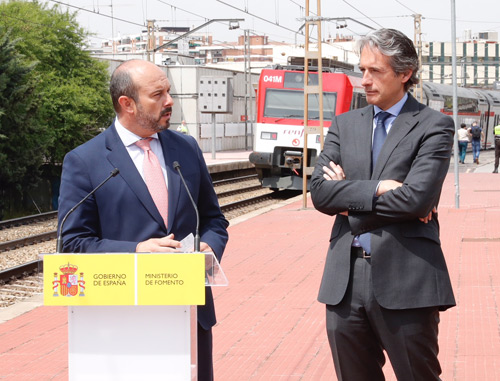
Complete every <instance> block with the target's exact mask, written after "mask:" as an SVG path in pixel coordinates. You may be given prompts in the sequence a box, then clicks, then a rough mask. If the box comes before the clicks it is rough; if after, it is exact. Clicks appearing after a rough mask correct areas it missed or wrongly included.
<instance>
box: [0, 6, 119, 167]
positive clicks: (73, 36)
mask: <svg viewBox="0 0 500 381" xmlns="http://www.w3.org/2000/svg"><path fill="white" fill-rule="evenodd" d="M0 20H1V21H0V25H2V24H3V25H4V26H6V27H8V28H9V29H10V30H11V33H12V35H13V36H14V37H15V38H19V39H20V40H19V43H18V44H17V48H18V50H19V52H20V53H22V54H23V55H24V56H25V57H27V58H28V59H29V60H31V61H37V62H38V64H37V65H36V66H35V68H34V70H33V71H32V73H31V75H32V79H33V80H34V82H35V86H36V87H35V93H36V95H37V97H38V99H39V102H40V105H39V112H38V116H39V119H40V120H39V122H40V123H41V124H42V126H43V127H44V130H45V131H46V132H47V134H48V139H45V142H46V143H47V145H46V147H45V150H44V151H45V152H44V154H45V159H46V162H47V163H50V164H60V163H61V162H62V159H63V158H64V155H65V154H66V153H67V152H68V151H69V150H71V149H73V148H74V147H76V146H77V145H79V144H81V143H83V142H85V141H87V140H88V139H90V138H91V137H93V136H95V135H96V134H97V133H98V132H99V131H100V129H101V128H103V127H106V126H107V125H108V124H109V123H110V121H111V118H112V117H113V116H114V112H113V108H112V104H111V100H110V98H109V91H108V84H109V74H108V71H107V64H106V63H104V62H100V61H98V60H96V59H94V58H92V57H91V56H90V53H88V52H87V51H85V50H84V45H85V44H84V42H85V39H86V37H88V33H87V32H85V30H84V29H82V28H81V27H80V26H79V25H78V23H77V21H76V15H75V13H70V12H63V11H61V9H60V8H59V7H58V6H54V7H53V8H48V6H47V5H45V4H41V3H39V2H37V1H30V2H27V1H19V0H16V1H9V2H4V3H1V4H0Z"/></svg>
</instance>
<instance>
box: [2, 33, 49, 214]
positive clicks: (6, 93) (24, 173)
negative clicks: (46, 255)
mask: <svg viewBox="0 0 500 381" xmlns="http://www.w3.org/2000/svg"><path fill="white" fill-rule="evenodd" d="M17 44H18V41H17V40H13V39H12V38H11V35H10V33H9V32H8V31H6V30H5V28H4V27H2V26H1V25H0V183H1V184H2V187H1V192H0V214H1V213H2V212H1V211H2V210H3V209H4V207H5V205H4V203H5V200H6V199H7V194H9V195H10V194H13V193H14V192H16V193H18V194H21V190H22V189H24V188H26V187H29V186H30V185H33V182H34V181H36V179H37V175H38V173H39V169H40V165H41V164H42V162H43V159H44V155H43V152H44V151H43V147H44V145H46V143H47V137H46V136H47V134H46V131H45V130H44V127H43V126H41V125H40V124H39V123H38V120H37V111H38V104H37V102H36V98H35V97H34V96H33V93H34V84H33V82H32V80H31V77H30V75H31V73H32V72H33V68H34V66H35V63H33V62H32V63H30V62H29V61H28V60H26V58H25V57H24V56H23V55H22V54H20V53H19V52H18V51H17V49H16V46H17Z"/></svg>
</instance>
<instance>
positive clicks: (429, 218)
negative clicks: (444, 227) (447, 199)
mask: <svg viewBox="0 0 500 381" xmlns="http://www.w3.org/2000/svg"><path fill="white" fill-rule="evenodd" d="M437 212H438V211H437V208H436V207H434V208H432V210H431V211H430V212H429V215H428V216H426V217H422V218H419V220H420V221H422V222H423V223H424V224H426V223H428V222H429V221H430V220H432V214H433V213H434V214H437Z"/></svg>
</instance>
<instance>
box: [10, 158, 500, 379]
mask: <svg viewBox="0 0 500 381" xmlns="http://www.w3.org/2000/svg"><path fill="white" fill-rule="evenodd" d="M491 157H492V155H491V152H485V153H482V154H481V158H482V159H481V164H480V165H475V164H466V165H461V166H460V167H459V172H460V175H459V178H458V180H459V181H458V183H459V190H460V197H459V198H457V196H456V190H457V186H456V179H455V176H454V173H453V172H454V171H453V166H452V167H450V172H449V175H448V177H447V179H446V182H445V185H444V190H443V195H442V198H441V204H440V206H439V219H440V224H441V240H442V245H443V249H444V252H445V255H446V259H447V263H448V267H449V270H450V274H451V279H452V283H453V287H454V290H455V295H456V299H457V302H458V305H457V307H455V308H453V309H451V310H449V311H446V312H444V313H442V315H441V324H440V336H439V337H440V354H439V358H440V361H441V365H442V368H443V374H442V379H443V380H463V381H470V380H478V381H488V380H500V311H499V305H500V175H496V174H492V173H491V171H492V169H493V165H492V162H491V161H492V160H491ZM228 159H230V160H233V159H235V158H228ZM220 160H222V158H221V159H220ZM207 162H208V164H210V163H209V160H207ZM483 162H484V164H483ZM457 199H458V200H459V206H460V207H459V208H458V209H457V208H456V207H455V205H456V203H457ZM332 222H333V219H332V218H331V217H328V216H325V215H322V214H320V213H319V212H317V211H315V210H314V209H313V208H312V203H311V201H310V200H308V205H307V208H305V209H304V208H303V207H302V198H301V197H298V198H296V199H294V200H292V201H291V202H287V203H283V204H281V205H279V206H276V207H273V208H271V209H265V210H259V211H255V212H254V213H253V214H251V215H247V216H245V217H244V218H237V219H234V220H232V221H231V226H230V227H229V235H230V241H229V244H228V246H227V249H226V254H225V255H224V258H223V261H222V266H223V268H224V270H225V273H226V275H227V277H228V278H229V282H230V284H229V286H228V287H225V288H215V289H214V294H215V298H216V301H215V303H216V308H217V316H218V324H217V326H216V327H215V328H214V346H215V347H214V357H215V379H216V380H218V381H226V380H227V381H233V380H264V381H268V380H314V381H316V380H335V379H336V377H335V371H334V369H333V364H332V361H331V356H330V350H329V347H328V343H327V339H326V333H325V321H324V306H323V305H321V304H320V303H318V302H317V301H316V295H317V290H318V286H319V282H320V278H321V274H322V270H323V265H324V261H325V254H326V249H327V245H328V236H329V231H330V228H331V225H332ZM30 303H31V304H29V307H26V308H23V307H22V306H16V307H15V308H9V309H6V310H4V311H0V380H16V381H21V380H66V379H67V376H68V369H67V366H68V362H67V350H68V346H67V310H66V308H65V307H44V306H39V298H38V300H37V299H36V298H35V300H32V301H31V302H30ZM37 305H38V307H36V306H37ZM34 306H35V308H33V307H34ZM32 308H33V309H32ZM15 310H16V311H15ZM27 310H29V311H27ZM26 311H27V312H26ZM19 313H20V314H19ZM385 373H386V375H387V379H388V380H395V377H394V374H393V372H392V369H391V366H390V363H387V365H386V366H385Z"/></svg>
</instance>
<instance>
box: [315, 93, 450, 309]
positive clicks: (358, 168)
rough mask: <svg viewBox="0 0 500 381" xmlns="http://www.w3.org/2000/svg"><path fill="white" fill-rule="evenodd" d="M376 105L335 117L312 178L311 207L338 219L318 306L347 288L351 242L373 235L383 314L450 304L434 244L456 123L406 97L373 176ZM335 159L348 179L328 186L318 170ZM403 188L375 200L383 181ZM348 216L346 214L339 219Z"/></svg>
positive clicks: (336, 298) (375, 277)
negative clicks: (425, 219) (435, 212)
mask: <svg viewBox="0 0 500 381" xmlns="http://www.w3.org/2000/svg"><path fill="white" fill-rule="evenodd" d="M372 123H373V106H368V107H365V108H363V109H359V110H354V111H351V112H349V113H346V114H342V115H339V116H337V117H336V118H335V120H334V121H333V123H332V126H331V127H330V129H329V131H328V134H327V137H326V140H325V145H324V149H323V152H322V153H321V155H320V157H319V158H318V161H317V163H316V166H315V169H314V172H313V175H312V179H311V196H312V201H313V203H314V206H315V207H316V208H317V209H318V210H319V211H321V212H323V213H326V214H329V215H335V214H337V216H336V218H335V223H334V225H333V228H332V232H331V237H330V246H329V249H328V255H327V260H326V264H325V270H324V274H323V279H322V282H321V287H320V291H319V298H318V299H319V301H320V302H323V303H326V304H331V305H336V304H338V303H339V302H340V301H341V300H342V298H343V296H344V294H345V291H346V288H347V283H348V281H349V273H350V251H351V244H352V241H353V238H354V237H355V236H356V235H359V234H361V233H365V232H371V250H372V259H371V264H372V282H373V291H374V295H375V297H376V299H377V301H378V303H379V304H380V305H381V306H382V307H385V308H388V309H409V308H420V307H430V306H439V307H440V308H441V309H446V308H448V307H450V306H453V305H455V299H454V297H453V290H452V287H451V283H450V279H449V275H448V270H447V267H446V263H445V260H444V256H443V252H442V250H441V245H440V240H439V223H438V219H437V216H436V215H434V216H433V219H432V220H431V221H430V222H429V223H427V224H425V223H423V222H421V221H420V220H419V217H425V216H427V215H428V214H429V212H430V211H431V210H432V208H433V207H434V206H437V205H438V203H439V197H440V194H441V188H442V184H443V181H444V179H445V176H446V174H447V171H448V168H449V163H450V155H451V148H452V143H453V134H454V123H453V120H452V119H451V118H450V117H448V116H446V115H443V114H441V113H439V112H437V111H434V110H432V109H430V108H428V107H426V106H424V105H422V104H420V103H418V102H417V101H416V100H415V99H414V98H413V97H412V96H411V95H410V96H409V98H408V100H407V102H406V103H405V105H404V106H403V108H402V110H401V113H400V114H399V116H398V117H397V118H396V119H395V121H394V122H393V125H392V127H391V130H390V132H389V134H388V135H387V138H386V141H385V143H384V146H383V147H382V150H381V152H380V155H379V157H378V160H377V163H376V166H375V168H374V170H373V174H370V165H371V134H372V126H373V125H372ZM330 161H333V162H335V163H337V164H340V165H341V166H342V168H343V169H344V172H345V175H346V181H326V180H325V179H324V178H323V169H322V167H323V166H328V163H329V162H330ZM384 179H392V180H397V181H399V182H402V183H403V186H402V187H400V188H398V189H395V190H394V191H390V192H387V193H385V194H383V195H382V196H380V197H378V198H374V195H375V192H376V188H377V184H378V183H379V181H380V180H384ZM343 211H348V213H349V216H348V217H347V216H344V215H341V214H338V213H340V212H343Z"/></svg>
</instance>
